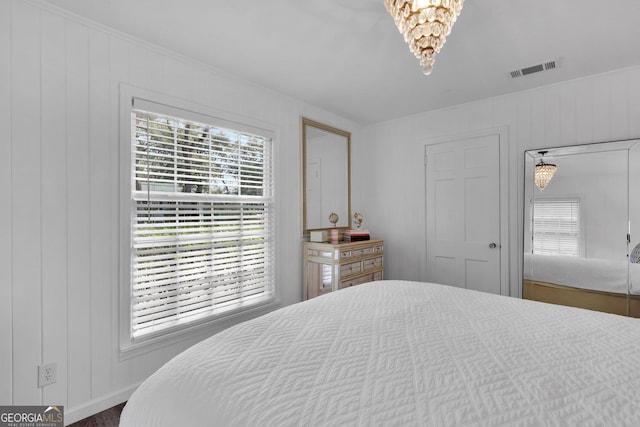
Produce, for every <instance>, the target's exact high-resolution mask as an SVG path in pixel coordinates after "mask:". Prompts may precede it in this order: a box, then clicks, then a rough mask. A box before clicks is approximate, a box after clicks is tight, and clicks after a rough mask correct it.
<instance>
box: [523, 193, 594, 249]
mask: <svg viewBox="0 0 640 427" xmlns="http://www.w3.org/2000/svg"><path fill="white" fill-rule="evenodd" d="M532 236H533V253H534V254H540V255H570V256H581V255H582V254H583V251H582V242H583V238H582V227H581V219H580V199H579V198H570V199H537V200H534V202H533V233H532Z"/></svg>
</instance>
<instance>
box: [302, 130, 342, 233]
mask: <svg viewBox="0 0 640 427" xmlns="http://www.w3.org/2000/svg"><path fill="white" fill-rule="evenodd" d="M350 153H351V133H349V132H346V131H344V130H340V129H336V128H334V127H331V126H328V125H325V124H322V123H318V122H315V121H313V120H310V119H307V118H304V117H303V118H302V232H303V234H304V235H308V234H309V231H311V230H323V229H330V228H347V227H348V226H349V219H350V218H351V170H350V169H351V161H350ZM332 213H335V214H336V215H337V217H338V221H337V223H335V225H334V223H332V222H331V221H330V219H329V217H330V215H331V214H332ZM331 219H333V220H335V217H334V218H331Z"/></svg>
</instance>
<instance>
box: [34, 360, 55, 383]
mask: <svg viewBox="0 0 640 427" xmlns="http://www.w3.org/2000/svg"><path fill="white" fill-rule="evenodd" d="M57 380H58V365H57V364H56V363H55V362H54V363H47V364H46V365H40V366H38V387H44V386H46V385H49V384H54V383H55V382H56V381H57Z"/></svg>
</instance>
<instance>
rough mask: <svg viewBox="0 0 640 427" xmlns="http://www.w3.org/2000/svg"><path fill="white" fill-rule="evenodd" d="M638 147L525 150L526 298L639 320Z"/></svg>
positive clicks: (620, 143) (612, 145)
mask: <svg viewBox="0 0 640 427" xmlns="http://www.w3.org/2000/svg"><path fill="white" fill-rule="evenodd" d="M639 142H640V141H639V140H629V141H616V142H608V143H600V144H588V145H580V146H570V147H557V148H547V149H541V150H530V151H527V152H525V191H524V194H525V204H524V263H523V297H524V298H526V299H533V300H538V301H543V302H550V303H556V304H562V305H569V306H576V307H582V308H588V309H592V310H599V311H605V312H610V313H616V314H622V315H632V316H635V317H640V265H639V264H638V263H637V262H638V259H634V258H633V257H632V256H631V255H632V252H633V248H634V246H635V245H636V244H638V243H640V231H639V230H636V231H635V232H634V231H633V225H634V223H635V224H637V226H638V227H640V192H639V191H638V190H637V189H636V186H635V183H640V148H638V143H639ZM634 216H635V218H634ZM639 248H640V246H639ZM638 258H640V249H639V250H638Z"/></svg>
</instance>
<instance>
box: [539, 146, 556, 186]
mask: <svg viewBox="0 0 640 427" xmlns="http://www.w3.org/2000/svg"><path fill="white" fill-rule="evenodd" d="M538 153H539V154H542V157H544V155H545V154H547V151H538ZM557 169H558V167H557V166H556V165H554V164H551V163H545V162H544V161H543V160H542V158H541V159H540V163H538V164H537V165H536V172H535V181H536V185H537V186H538V188H539V189H540V191H542V190H544V189H545V187H546V186H547V185H548V184H549V181H551V178H553V174H554V173H556V170H557Z"/></svg>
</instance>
